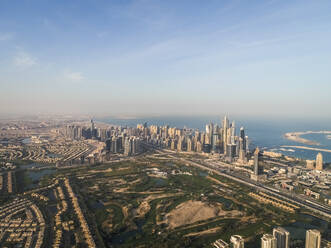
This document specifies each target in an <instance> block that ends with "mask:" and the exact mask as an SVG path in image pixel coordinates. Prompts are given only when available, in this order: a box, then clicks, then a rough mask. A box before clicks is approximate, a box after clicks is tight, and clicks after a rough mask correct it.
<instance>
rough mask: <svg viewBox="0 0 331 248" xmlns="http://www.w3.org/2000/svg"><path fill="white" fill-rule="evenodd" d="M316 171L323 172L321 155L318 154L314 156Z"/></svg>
mask: <svg viewBox="0 0 331 248" xmlns="http://www.w3.org/2000/svg"><path fill="white" fill-rule="evenodd" d="M316 170H319V171H322V170H323V155H322V153H320V152H319V153H318V154H317V156H316Z"/></svg>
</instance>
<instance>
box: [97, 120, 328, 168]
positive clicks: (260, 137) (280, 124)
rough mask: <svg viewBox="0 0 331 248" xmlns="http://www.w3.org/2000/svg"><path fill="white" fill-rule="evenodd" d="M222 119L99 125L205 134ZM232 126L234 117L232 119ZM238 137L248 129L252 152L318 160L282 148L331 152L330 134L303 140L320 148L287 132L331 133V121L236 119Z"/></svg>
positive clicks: (312, 155)
mask: <svg viewBox="0 0 331 248" xmlns="http://www.w3.org/2000/svg"><path fill="white" fill-rule="evenodd" d="M223 118H224V117H223V116H162V117H144V118H116V117H107V118H100V119H96V121H101V122H106V123H109V124H114V125H121V126H128V127H135V126H136V125H137V124H140V123H145V122H147V124H148V125H160V126H163V125H169V126H170V127H177V128H184V127H186V128H192V129H197V130H200V131H205V126H206V124H208V123H211V122H212V123H214V124H218V125H221V121H222V119H223ZM229 119H230V122H231V121H232V120H231V116H230V117H229ZM235 123H236V124H235V125H236V131H237V134H238V132H239V129H240V127H241V126H243V127H244V128H245V133H246V135H247V136H248V137H249V142H250V148H251V149H254V148H255V147H259V148H261V149H267V150H271V151H274V152H279V153H282V154H284V155H287V156H291V157H297V158H301V159H315V158H316V155H317V153H318V151H312V150H304V149H299V148H292V147H291V148H285V147H282V146H305V147H313V148H322V149H330V150H331V137H330V136H328V135H327V134H315V133H312V134H305V135H302V136H301V137H303V138H306V139H309V140H313V141H317V142H318V143H320V145H319V146H311V145H306V144H302V143H298V142H294V141H290V140H287V139H285V138H284V134H285V133H288V132H304V131H331V122H330V121H317V120H315V119H314V120H301V119H300V120H294V119H291V120H282V119H256V118H242V119H240V118H238V117H236V118H235ZM321 153H322V155H323V161H324V162H326V163H331V153H330V152H321Z"/></svg>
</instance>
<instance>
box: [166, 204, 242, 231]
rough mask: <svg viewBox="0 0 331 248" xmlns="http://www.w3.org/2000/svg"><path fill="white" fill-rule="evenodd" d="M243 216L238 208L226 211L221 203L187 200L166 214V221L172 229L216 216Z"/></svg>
mask: <svg viewBox="0 0 331 248" xmlns="http://www.w3.org/2000/svg"><path fill="white" fill-rule="evenodd" d="M219 216H226V217H237V216H241V212H239V211H237V210H232V211H224V210H222V205H221V204H214V205H211V204H208V203H206V202H202V201H192V200H190V201H187V202H183V203H182V204H180V205H178V206H177V207H176V208H175V209H174V210H172V211H171V212H170V213H168V214H167V215H166V222H167V224H168V227H169V228H170V229H173V228H176V227H179V226H183V225H188V224H192V223H195V222H197V221H201V220H207V219H210V218H214V217H219Z"/></svg>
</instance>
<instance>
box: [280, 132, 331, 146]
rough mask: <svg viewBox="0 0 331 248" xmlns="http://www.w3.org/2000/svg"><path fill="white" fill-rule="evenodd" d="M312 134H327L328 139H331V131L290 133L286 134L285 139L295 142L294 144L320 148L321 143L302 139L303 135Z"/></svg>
mask: <svg viewBox="0 0 331 248" xmlns="http://www.w3.org/2000/svg"><path fill="white" fill-rule="evenodd" d="M312 133H316V134H327V135H328V136H327V138H329V136H330V137H331V131H306V132H290V133H286V134H284V138H285V139H288V140H291V141H294V142H298V143H302V144H305V145H312V146H319V145H321V144H320V143H319V142H316V141H313V140H308V139H305V138H302V137H301V135H305V134H312Z"/></svg>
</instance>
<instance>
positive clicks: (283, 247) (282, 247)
mask: <svg viewBox="0 0 331 248" xmlns="http://www.w3.org/2000/svg"><path fill="white" fill-rule="evenodd" d="M273 235H274V237H275V238H276V240H277V248H289V246H290V233H289V232H288V231H286V230H285V229H284V228H282V227H277V228H274V230H273Z"/></svg>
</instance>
